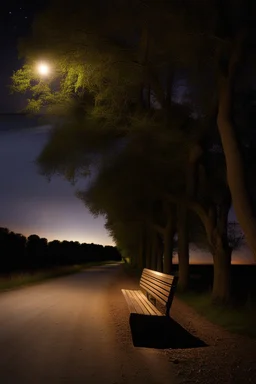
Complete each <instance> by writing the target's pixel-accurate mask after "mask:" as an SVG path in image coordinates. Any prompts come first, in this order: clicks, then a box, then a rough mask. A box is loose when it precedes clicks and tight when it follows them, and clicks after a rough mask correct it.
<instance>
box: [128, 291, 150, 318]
mask: <svg viewBox="0 0 256 384" xmlns="http://www.w3.org/2000/svg"><path fill="white" fill-rule="evenodd" d="M135 292H136V291H130V294H131V296H132V299H133V300H134V302H135V303H136V304H135V305H136V309H137V313H141V314H144V315H150V314H151V313H150V311H149V310H148V309H147V308H146V307H145V305H144V304H143V303H142V302H141V300H140V298H139V297H138V296H137V295H136V293H135Z"/></svg>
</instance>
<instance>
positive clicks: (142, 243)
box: [137, 228, 145, 269]
mask: <svg viewBox="0 0 256 384" xmlns="http://www.w3.org/2000/svg"><path fill="white" fill-rule="evenodd" d="M144 265H145V229H144V228H141V234H140V244H139V257H138V263H137V266H138V268H139V269H143V268H144Z"/></svg>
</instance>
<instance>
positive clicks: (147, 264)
mask: <svg viewBox="0 0 256 384" xmlns="http://www.w3.org/2000/svg"><path fill="white" fill-rule="evenodd" d="M151 253H152V230H149V229H147V230H146V236H145V264H144V267H146V268H150V266H151Z"/></svg>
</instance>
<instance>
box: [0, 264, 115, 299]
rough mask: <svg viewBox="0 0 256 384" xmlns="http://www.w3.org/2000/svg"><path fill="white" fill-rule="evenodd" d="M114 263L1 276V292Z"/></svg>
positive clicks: (55, 268)
mask: <svg viewBox="0 0 256 384" xmlns="http://www.w3.org/2000/svg"><path fill="white" fill-rule="evenodd" d="M112 263H117V262H116V261H99V262H90V263H86V264H81V265H71V266H63V267H54V268H50V269H44V270H41V271H35V272H20V273H13V274H10V275H8V276H0V292H1V291H6V290H10V289H15V288H19V287H23V286H27V285H31V284H35V283H39V282H41V281H44V280H48V279H51V278H54V277H61V276H65V275H70V274H73V273H77V272H80V271H82V270H83V269H86V268H90V267H96V266H100V265H106V264H112Z"/></svg>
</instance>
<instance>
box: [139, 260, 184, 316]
mask: <svg viewBox="0 0 256 384" xmlns="http://www.w3.org/2000/svg"><path fill="white" fill-rule="evenodd" d="M177 281H178V278H177V277H176V276H171V275H167V274H165V273H161V272H157V271H153V270H151V269H147V268H144V269H143V272H142V275H141V279H140V286H141V288H142V289H143V290H145V291H146V292H147V293H148V294H149V295H150V296H152V297H153V298H155V299H156V300H157V301H159V302H160V303H161V304H163V305H165V306H166V314H167V315H168V314H169V310H170V307H171V304H172V300H173V296H174V292H175V289H176V286H177Z"/></svg>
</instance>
